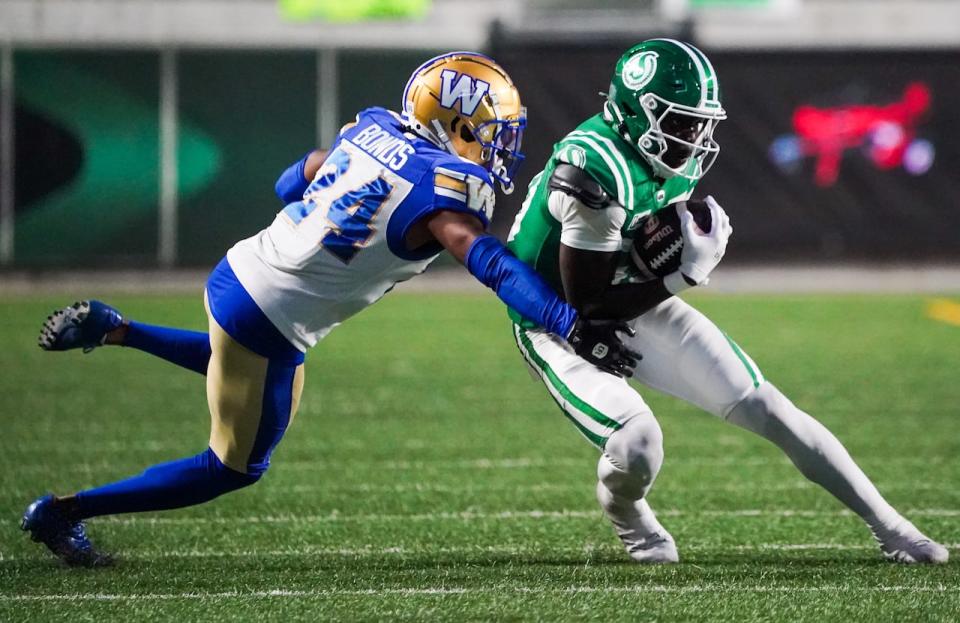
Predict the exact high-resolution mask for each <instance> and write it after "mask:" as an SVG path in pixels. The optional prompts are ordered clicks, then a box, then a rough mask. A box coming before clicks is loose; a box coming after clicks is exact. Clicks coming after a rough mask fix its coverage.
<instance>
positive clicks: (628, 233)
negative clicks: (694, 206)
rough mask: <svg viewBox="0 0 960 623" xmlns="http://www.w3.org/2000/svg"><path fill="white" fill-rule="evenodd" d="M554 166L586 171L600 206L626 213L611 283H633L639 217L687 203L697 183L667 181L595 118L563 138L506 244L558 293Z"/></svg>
mask: <svg viewBox="0 0 960 623" xmlns="http://www.w3.org/2000/svg"><path fill="white" fill-rule="evenodd" d="M558 163H567V164H571V165H573V166H576V167H579V168H581V169H583V170H584V171H586V172H587V173H588V174H589V175H590V177H591V178H593V179H594V180H596V181H597V182H598V183H599V184H600V185H601V186H602V187H603V189H604V190H605V191H606V192H607V194H609V195H610V197H611V198H612V199H613V200H614V201H615V203H612V204H611V205H610V206H608V207H606V208H603V209H604V210H610V211H611V215H613V214H614V212H613V211H614V210H623V211H625V212H626V218H625V219H624V220H623V226H622V227H621V228H620V234H621V236H622V239H623V241H622V243H621V246H620V249H621V250H620V257H619V258H618V269H617V277H616V278H615V282H616V283H622V282H626V281H631V280H636V279H638V278H639V275H638V273H637V271H636V270H635V269H634V268H633V265H632V263H631V261H630V253H629V251H630V244H631V242H632V240H633V236H634V233H635V232H636V231H637V227H638V226H639V224H640V222H641V221H642V220H643V217H645V216H647V215H648V214H652V213H654V212H656V211H658V210H661V209H662V208H664V207H666V206H668V205H670V204H671V203H675V202H677V201H682V200H685V199H687V198H688V197H689V196H690V194H691V193H692V192H693V188H694V186H696V183H697V182H696V180H689V179H687V178H684V177H673V178H670V179H668V180H666V181H664V180H661V179H659V178H657V177H655V176H654V175H653V171H652V170H651V169H650V166H649V165H648V164H647V163H646V161H645V160H644V159H643V158H642V157H641V156H640V154H639V152H637V150H635V149H634V148H633V147H631V146H630V144H629V143H627V142H626V141H624V140H623V139H622V138H621V137H620V136H619V135H618V134H617V133H616V132H615V131H614V130H613V128H611V127H610V126H609V125H608V124H607V123H606V122H605V121H604V120H603V116H602V115H599V114H598V115H595V116H593V117H590V118H589V119H587V120H586V121H584V122H583V123H581V124H580V125H579V126H578V127H577V129H575V130H574V131H573V132H570V133H569V134H567V135H566V136H565V137H564V138H563V139H561V140H560V142H558V143H557V144H556V145H554V148H553V154H552V155H551V156H550V160H549V161H548V162H547V165H546V167H545V168H544V169H543V171H541V172H540V173H538V174H537V175H536V176H535V177H534V178H533V180H531V182H530V187H529V188H528V189H527V197H526V199H525V200H524V202H523V207H522V208H521V209H520V212H519V214H517V218H516V220H515V221H514V224H513V228H512V229H511V230H510V236H509V239H508V242H507V246H508V247H509V249H510V250H511V251H513V253H514V254H515V255H516V256H517V257H519V258H520V259H521V260H523V261H524V262H526V263H527V264H529V265H531V266H533V267H534V268H535V269H536V271H537V272H538V273H540V275H541V276H542V277H543V278H544V279H546V280H547V282H549V283H550V285H552V286H553V287H554V288H555V289H556V291H557V292H560V293H561V294H562V293H563V283H562V281H561V279H560V266H559V251H560V233H561V223H560V222H559V221H558V220H557V219H555V218H554V217H553V215H552V214H550V210H549V208H548V207H547V198H548V197H549V194H550V190H549V188H548V187H547V186H548V184H547V182H548V180H549V179H550V176H551V175H552V174H553V169H554V168H555V167H556V166H557V164H558ZM510 317H511V318H512V319H513V321H514V322H516V323H518V324H520V325H521V326H524V327H525V328H533V327H535V326H536V325H534V324H533V323H530V322H528V321H525V320H523V318H522V317H521V316H520V315H519V314H518V313H516V312H515V311H514V310H512V309H511V310H510Z"/></svg>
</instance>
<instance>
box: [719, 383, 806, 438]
mask: <svg viewBox="0 0 960 623" xmlns="http://www.w3.org/2000/svg"><path fill="white" fill-rule="evenodd" d="M798 413H802V412H801V411H800V410H799V409H797V407H796V406H794V404H793V403H792V402H790V399H788V398H787V397H786V396H784V395H783V393H781V392H780V390H779V389H777V388H776V387H775V386H774V385H773V384H772V383H764V384H762V385H761V386H760V387H758V388H757V389H755V390H754V391H752V392H750V393H749V394H747V396H746V397H745V398H744V399H743V400H741V401H740V403H739V404H738V405H737V406H736V407H734V408H733V409H732V410H731V411H730V413H729V415H728V416H727V421H729V422H730V423H732V424H736V425H737V426H740V427H742V428H746V429H747V430H750V431H752V432H754V433H757V434H758V435H761V436H763V437H766V438H767V439H771V438H774V437H780V436H782V435H783V433H784V432H785V429H786V428H789V427H790V426H791V425H792V424H794V421H795V420H796V414H798Z"/></svg>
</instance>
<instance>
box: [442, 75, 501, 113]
mask: <svg viewBox="0 0 960 623" xmlns="http://www.w3.org/2000/svg"><path fill="white" fill-rule="evenodd" d="M489 90H490V83H489V82H484V81H483V80H480V79H479V78H474V77H472V76H468V75H467V74H461V73H458V72H456V71H453V70H452V69H444V70H443V71H442V72H441V73H440V105H441V106H443V107H444V108H453V107H454V106H455V105H456V103H457V101H459V102H460V114H462V115H466V116H468V117H469V116H470V115H472V114H473V113H475V112H476V111H477V106H479V105H480V100H482V99H483V96H484V95H486V94H487V92H488V91H489Z"/></svg>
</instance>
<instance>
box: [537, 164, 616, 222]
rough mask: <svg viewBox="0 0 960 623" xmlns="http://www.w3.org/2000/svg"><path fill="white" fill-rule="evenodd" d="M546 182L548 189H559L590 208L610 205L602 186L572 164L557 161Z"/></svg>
mask: <svg viewBox="0 0 960 623" xmlns="http://www.w3.org/2000/svg"><path fill="white" fill-rule="evenodd" d="M548 184H549V188H550V190H559V191H560V192H562V193H565V194H567V195H570V196H571V197H575V198H577V199H579V200H580V201H581V202H582V203H583V205H585V206H587V207H588V208H590V209H593V210H601V209H603V208H605V207H607V206H608V205H610V195H609V194H607V191H605V190H604V189H603V186H601V185H600V183H599V182H597V181H596V180H595V179H593V178H592V177H590V174H589V173H587V172H586V171H584V170H583V169H581V168H579V167H575V166H573V165H572V164H566V163H564V162H561V163H558V164H557V166H556V167H555V168H554V169H553V174H552V175H550V181H549V183H548Z"/></svg>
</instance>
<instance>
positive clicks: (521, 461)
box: [17, 446, 947, 472]
mask: <svg viewBox="0 0 960 623" xmlns="http://www.w3.org/2000/svg"><path fill="white" fill-rule="evenodd" d="M17 449H18V450H21V449H22V448H21V447H20V446H18V448H17ZM171 458H172V457H171ZM595 460H596V459H595V457H590V456H584V457H583V458H576V459H570V458H567V459H564V458H549V459H545V458H533V457H509V458H496V459H495V458H473V459H422V460H414V461H408V460H356V459H351V460H349V461H331V460H325V459H318V460H296V461H284V460H282V459H281V460H278V461H277V462H276V463H275V464H274V470H276V471H278V472H288V471H311V472H317V471H322V470H342V471H350V472H356V471H359V470H363V469H375V470H417V471H424V470H430V469H528V468H541V467H546V468H556V467H588V468H589V467H592V465H593V463H594V461H595ZM946 460H947V459H946V457H942V456H922V457H921V456H912V457H910V456H893V457H867V458H865V459H862V460H860V461H859V462H860V463H862V464H865V465H873V464H881V463H882V464H883V465H885V466H889V465H917V466H933V465H941V464H943V463H945V462H946ZM667 465H668V467H693V468H700V467H725V466H729V467H768V466H772V465H784V466H788V465H791V463H790V461H789V459H787V458H786V457H784V456H773V457H736V456H730V457H714V458H703V457H684V456H677V457H672V458H669V459H668V460H667ZM65 467H69V468H70V470H71V471H88V472H89V471H99V470H111V471H115V470H116V469H117V467H116V461H99V462H97V463H68V464H66V465H65ZM17 470H18V471H24V470H30V471H49V470H50V466H49V464H46V463H30V462H26V463H24V464H23V465H20V466H18V467H17Z"/></svg>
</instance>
